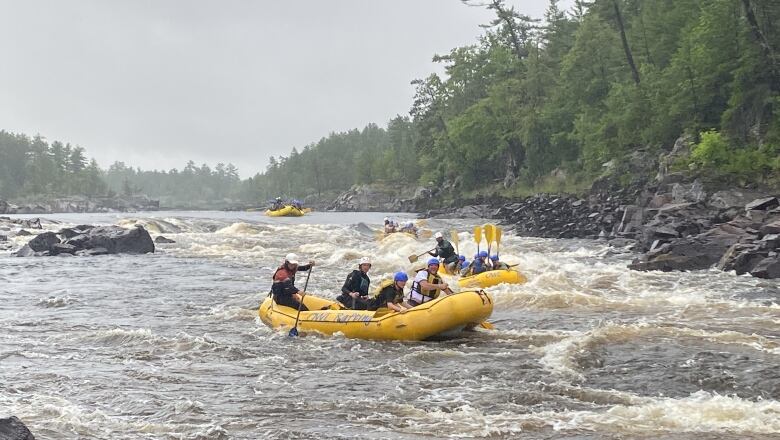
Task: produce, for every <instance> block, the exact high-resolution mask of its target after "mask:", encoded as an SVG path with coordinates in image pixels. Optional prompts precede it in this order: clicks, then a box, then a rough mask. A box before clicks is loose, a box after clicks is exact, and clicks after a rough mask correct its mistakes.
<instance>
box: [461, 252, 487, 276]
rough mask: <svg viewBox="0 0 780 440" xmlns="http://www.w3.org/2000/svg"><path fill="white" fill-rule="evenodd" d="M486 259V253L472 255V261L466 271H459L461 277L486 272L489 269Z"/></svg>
mask: <svg viewBox="0 0 780 440" xmlns="http://www.w3.org/2000/svg"><path fill="white" fill-rule="evenodd" d="M487 257H488V253H487V252H486V251H481V252H479V253H478V254H474V261H472V262H471V264H469V265H468V267H467V268H466V269H464V270H462V271H461V275H463V276H464V277H465V276H470V275H477V274H480V273H482V272H485V271H487V270H488V269H489V267H488V263H487V261H486V259H487Z"/></svg>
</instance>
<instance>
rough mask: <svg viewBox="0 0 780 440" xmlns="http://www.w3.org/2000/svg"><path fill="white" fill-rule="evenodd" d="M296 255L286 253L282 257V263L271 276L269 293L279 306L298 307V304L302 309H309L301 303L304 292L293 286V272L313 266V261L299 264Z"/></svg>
mask: <svg viewBox="0 0 780 440" xmlns="http://www.w3.org/2000/svg"><path fill="white" fill-rule="evenodd" d="M298 263H299V262H298V256H297V255H295V254H287V256H286V257H285V258H284V263H283V264H282V265H281V266H279V268H278V269H276V272H274V276H273V284H271V293H272V294H273V296H274V302H275V303H276V304H278V305H280V306H287V307H292V308H294V309H296V310H297V309H298V307H299V306H300V308H301V310H302V311H307V310H309V309H308V308H306V306H305V305H303V304H301V301H302V300H303V295H305V294H306V292H302V291H301V290H300V289H298V288H297V287H295V274H296V273H297V272H298V271H302V272H306V271H308V270H311V268H312V267H314V261H309V264H307V265H304V266H301V265H299V264H298Z"/></svg>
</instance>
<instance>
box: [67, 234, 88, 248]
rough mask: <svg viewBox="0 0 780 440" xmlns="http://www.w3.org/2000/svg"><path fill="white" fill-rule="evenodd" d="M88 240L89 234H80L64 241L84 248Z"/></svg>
mask: <svg viewBox="0 0 780 440" xmlns="http://www.w3.org/2000/svg"><path fill="white" fill-rule="evenodd" d="M87 241H89V236H88V235H87V234H79V235H76V236H74V237H71V238H69V239H67V240H65V241H64V242H63V243H66V244H71V245H73V246H76V247H77V248H78V249H83V248H84V246H85V244H86V243H87Z"/></svg>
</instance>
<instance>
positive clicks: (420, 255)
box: [409, 248, 436, 263]
mask: <svg viewBox="0 0 780 440" xmlns="http://www.w3.org/2000/svg"><path fill="white" fill-rule="evenodd" d="M435 250H436V248H432V249H428V250H427V251H425V252H423V253H421V254H418V255H411V256H409V262H410V263H414V262H415V261H417V260H418V259H419V258H420V257H422V256H423V255H425V254H427V253H428V252H433V251H435Z"/></svg>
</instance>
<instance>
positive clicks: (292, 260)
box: [284, 253, 298, 264]
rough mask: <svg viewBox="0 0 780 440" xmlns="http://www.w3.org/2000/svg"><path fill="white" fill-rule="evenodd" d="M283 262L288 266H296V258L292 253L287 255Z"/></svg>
mask: <svg viewBox="0 0 780 440" xmlns="http://www.w3.org/2000/svg"><path fill="white" fill-rule="evenodd" d="M284 261H286V262H288V263H290V264H298V256H297V255H295V254H293V253H289V254H287V256H286V257H284Z"/></svg>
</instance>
